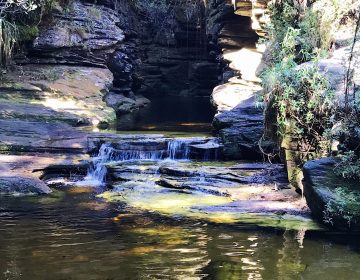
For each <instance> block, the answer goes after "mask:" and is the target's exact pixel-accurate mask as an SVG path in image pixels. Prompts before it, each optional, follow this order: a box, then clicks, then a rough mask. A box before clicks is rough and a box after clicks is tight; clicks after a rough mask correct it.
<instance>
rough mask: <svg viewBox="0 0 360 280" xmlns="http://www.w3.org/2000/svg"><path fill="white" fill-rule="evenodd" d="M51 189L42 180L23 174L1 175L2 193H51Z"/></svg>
mask: <svg viewBox="0 0 360 280" xmlns="http://www.w3.org/2000/svg"><path fill="white" fill-rule="evenodd" d="M51 192H52V191H51V189H50V188H49V187H48V186H47V185H46V184H45V183H44V182H43V181H41V180H39V179H35V178H29V177H22V176H13V177H12V176H4V177H3V176H1V177H0V193H8V194H49V193H51Z"/></svg>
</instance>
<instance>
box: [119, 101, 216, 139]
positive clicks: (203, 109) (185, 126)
mask: <svg viewBox="0 0 360 280" xmlns="http://www.w3.org/2000/svg"><path fill="white" fill-rule="evenodd" d="M150 99H151V103H150V104H149V105H148V106H146V107H145V108H143V109H141V110H140V111H139V112H138V114H137V115H134V114H132V116H131V117H129V118H128V116H124V117H123V118H120V119H119V120H118V124H117V129H118V130H120V131H124V130H141V131H143V130H148V131H156V130H163V131H188V132H209V131H211V129H212V127H211V122H212V120H213V118H214V115H215V109H214V107H213V105H212V104H211V103H210V98H209V97H186V96H183V97H182V96H162V97H152V98H150Z"/></svg>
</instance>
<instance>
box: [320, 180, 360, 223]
mask: <svg viewBox="0 0 360 280" xmlns="http://www.w3.org/2000/svg"><path fill="white" fill-rule="evenodd" d="M333 195H334V197H333V199H330V200H329V201H328V202H327V203H326V205H325V210H324V222H325V223H327V224H331V225H333V223H334V218H336V217H338V218H339V217H340V218H343V219H344V220H345V221H346V222H347V224H348V226H349V227H350V226H351V224H352V223H355V222H358V221H357V220H356V219H357V217H359V216H360V193H358V192H354V191H349V190H348V189H347V188H346V187H338V188H336V189H335V190H334V191H333Z"/></svg>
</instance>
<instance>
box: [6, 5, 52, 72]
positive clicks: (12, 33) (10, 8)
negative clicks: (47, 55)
mask: <svg viewBox="0 0 360 280" xmlns="http://www.w3.org/2000/svg"><path fill="white" fill-rule="evenodd" d="M55 3H56V1H55V0H23V1H12V0H4V1H1V3H0V66H5V65H6V64H7V62H8V61H9V59H10V58H11V55H12V52H13V49H14V46H15V43H16V42H20V41H27V40H31V39H32V38H33V37H34V36H36V35H37V32H38V30H37V27H36V26H37V25H38V24H39V23H40V21H41V18H42V17H43V15H44V14H46V12H48V11H49V10H50V9H51V7H52V6H53V5H54V4H55Z"/></svg>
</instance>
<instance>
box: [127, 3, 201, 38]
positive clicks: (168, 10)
mask: <svg viewBox="0 0 360 280" xmlns="http://www.w3.org/2000/svg"><path fill="white" fill-rule="evenodd" d="M132 4H133V6H134V8H135V10H137V11H138V13H140V14H141V15H142V16H143V17H144V18H146V20H147V21H148V22H149V23H150V26H151V28H152V30H151V31H152V33H153V35H154V36H155V38H159V37H162V38H165V39H166V40H167V41H168V42H171V41H172V40H173V37H174V34H173V30H174V29H175V28H176V19H177V16H179V15H181V16H182V17H183V18H184V20H185V21H187V22H191V21H194V20H198V16H199V14H200V6H201V1H200V0H132ZM180 7H181V8H182V10H181V11H180Z"/></svg>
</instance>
